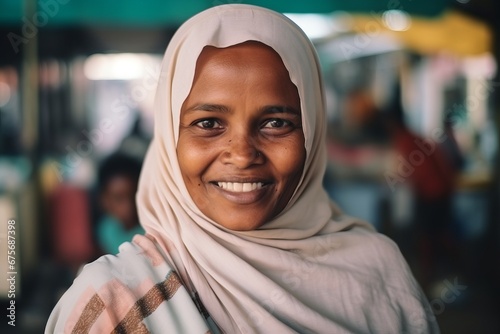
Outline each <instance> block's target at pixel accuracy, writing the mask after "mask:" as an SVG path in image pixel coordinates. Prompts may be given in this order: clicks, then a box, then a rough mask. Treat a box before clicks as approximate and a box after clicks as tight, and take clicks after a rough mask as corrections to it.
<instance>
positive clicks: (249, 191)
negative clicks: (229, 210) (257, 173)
mask: <svg viewBox="0 0 500 334" xmlns="http://www.w3.org/2000/svg"><path fill="white" fill-rule="evenodd" d="M211 184H212V186H213V187H214V188H215V189H216V190H217V191H218V193H219V194H221V195H222V196H223V197H224V198H226V199H227V200H228V201H230V202H233V203H236V204H252V203H255V202H257V201H259V200H261V199H262V198H263V197H265V195H266V193H267V191H268V190H269V183H264V182H224V181H218V182H213V183H211Z"/></svg>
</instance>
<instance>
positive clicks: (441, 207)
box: [386, 103, 461, 290]
mask: <svg viewBox="0 0 500 334" xmlns="http://www.w3.org/2000/svg"><path fill="white" fill-rule="evenodd" d="M394 105H395V107H394V108H393V109H391V110H390V111H388V113H387V129H388V131H389V133H390V136H391V138H392V139H391V142H392V149H393V151H394V152H393V153H394V155H393V157H394V161H393V162H392V168H393V174H392V176H391V177H390V178H386V181H388V182H389V183H390V185H391V187H392V186H394V185H395V184H399V183H401V184H404V183H405V182H408V183H409V185H410V187H411V189H412V192H413V199H414V204H413V214H414V219H413V228H414V229H415V231H416V243H417V244H416V248H415V250H416V260H417V265H418V266H417V268H418V269H419V270H420V273H419V274H417V278H419V281H420V283H421V284H422V286H423V287H424V289H426V290H429V289H430V288H431V285H432V284H433V282H435V281H437V280H438V279H440V278H443V276H444V275H447V274H450V272H456V271H457V269H458V267H459V263H460V261H458V259H457V257H458V248H457V247H456V240H455V237H454V235H453V231H452V226H451V225H452V198H453V194H454V192H455V190H456V179H457V176H458V172H459V169H460V168H461V164H460V163H459V161H460V158H459V155H460V153H459V152H458V151H456V150H457V149H458V148H457V147H455V148H454V147H452V146H450V142H451V143H452V142H453V138H446V137H447V136H449V135H450V133H449V131H447V130H446V129H445V128H443V129H441V130H442V131H440V132H438V131H437V132H435V133H436V134H439V136H438V135H436V136H435V137H433V138H428V139H426V138H423V137H421V136H419V135H417V134H416V133H414V132H413V131H411V130H410V129H409V128H408V126H407V125H406V124H405V121H404V114H403V110H402V106H401V104H400V103H396V104H394ZM443 124H445V123H443ZM438 130H439V129H438ZM444 145H447V146H446V147H445V146H444ZM452 151H453V153H452Z"/></svg>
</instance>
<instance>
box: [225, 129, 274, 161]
mask: <svg viewBox="0 0 500 334" xmlns="http://www.w3.org/2000/svg"><path fill="white" fill-rule="evenodd" d="M255 142H256V140H255V139H254V138H252V137H251V135H249V134H235V135H233V136H231V138H229V139H228V141H227V145H226V147H225V150H224V152H223V154H222V162H223V163H224V164H232V165H234V166H235V167H238V168H240V169H244V168H248V167H250V166H252V165H255V164H261V163H262V162H263V161H264V156H263V155H262V153H261V152H260V151H259V149H258V147H257V145H256V143H255Z"/></svg>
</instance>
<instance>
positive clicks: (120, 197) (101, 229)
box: [96, 153, 144, 254]
mask: <svg viewBox="0 0 500 334" xmlns="http://www.w3.org/2000/svg"><path fill="white" fill-rule="evenodd" d="M140 171H141V164H140V163H139V162H138V161H137V160H136V159H134V158H132V157H129V156H127V155H125V154H123V153H114V154H112V155H110V156H108V157H107V158H105V159H104V161H103V162H102V163H101V165H100V167H99V174H98V188H99V195H98V199H99V206H100V209H101V210H102V214H101V217H100V218H99V220H98V222H97V230H96V238H97V242H98V246H99V247H100V249H101V250H102V251H103V252H104V253H108V254H117V253H118V247H119V246H120V245H121V244H122V243H123V242H126V241H131V240H132V238H133V236H134V235H136V234H143V233H144V230H143V229H142V227H141V226H140V225H139V218H138V215H137V207H136V204H135V194H136V192H137V184H138V181H139V174H140Z"/></svg>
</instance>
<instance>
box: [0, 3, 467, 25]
mask: <svg viewBox="0 0 500 334" xmlns="http://www.w3.org/2000/svg"><path fill="white" fill-rule="evenodd" d="M454 1H466V0H426V1H422V0H420V1H415V0H370V1H366V0H349V1H345V0H329V1H325V0H307V1H283V0H249V1H243V0H184V1H179V0H105V1H103V0H24V1H22V0H0V25H14V26H15V25H22V24H24V23H25V22H24V21H23V17H24V18H26V17H27V18H28V19H33V17H30V16H31V15H28V16H26V15H25V11H24V10H25V8H26V7H25V5H26V4H34V3H35V2H36V3H37V11H38V12H40V13H41V12H45V13H46V14H47V16H48V19H47V23H46V24H44V26H45V25H46V26H47V27H51V26H60V25H64V26H80V25H83V26H85V25H107V26H109V25H113V26H134V25H136V26H166V25H170V26H171V25H179V24H181V23H182V22H184V21H185V20H186V19H188V18H189V17H191V16H193V15H194V14H196V13H198V12H200V11H202V10H204V9H207V8H210V7H213V6H216V5H222V4H230V3H245V4H254V5H258V6H263V7H267V8H271V9H274V10H276V11H278V12H288V13H331V12H334V11H339V10H340V11H348V12H364V13H367V12H368V13H370V12H375V13H378V12H381V11H385V10H389V9H401V10H404V11H406V12H408V13H410V14H412V15H419V16H436V15H439V14H440V13H441V12H442V11H443V10H444V9H445V8H446V7H447V6H449V5H450V3H451V2H454Z"/></svg>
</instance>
